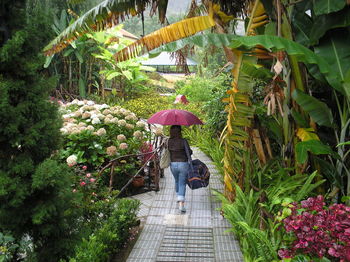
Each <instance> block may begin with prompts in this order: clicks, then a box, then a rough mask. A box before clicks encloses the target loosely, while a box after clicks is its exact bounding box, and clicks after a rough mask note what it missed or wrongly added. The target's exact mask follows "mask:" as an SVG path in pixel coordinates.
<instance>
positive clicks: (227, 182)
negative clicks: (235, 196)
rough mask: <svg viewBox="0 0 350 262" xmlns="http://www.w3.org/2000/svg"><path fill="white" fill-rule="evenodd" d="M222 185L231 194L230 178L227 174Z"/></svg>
mask: <svg viewBox="0 0 350 262" xmlns="http://www.w3.org/2000/svg"><path fill="white" fill-rule="evenodd" d="M224 183H225V186H226V188H227V189H228V191H230V192H232V191H233V187H232V178H231V177H230V176H229V175H228V174H225V177H224Z"/></svg>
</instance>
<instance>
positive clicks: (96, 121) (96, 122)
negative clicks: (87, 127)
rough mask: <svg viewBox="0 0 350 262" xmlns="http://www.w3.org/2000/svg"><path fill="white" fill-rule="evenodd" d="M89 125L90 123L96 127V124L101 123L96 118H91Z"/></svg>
mask: <svg viewBox="0 0 350 262" xmlns="http://www.w3.org/2000/svg"><path fill="white" fill-rule="evenodd" d="M91 123H92V124H93V125H96V124H99V123H101V121H100V119H98V118H97V117H96V118H93V119H92V121H91Z"/></svg>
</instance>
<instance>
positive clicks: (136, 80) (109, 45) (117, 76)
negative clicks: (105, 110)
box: [87, 26, 155, 98]
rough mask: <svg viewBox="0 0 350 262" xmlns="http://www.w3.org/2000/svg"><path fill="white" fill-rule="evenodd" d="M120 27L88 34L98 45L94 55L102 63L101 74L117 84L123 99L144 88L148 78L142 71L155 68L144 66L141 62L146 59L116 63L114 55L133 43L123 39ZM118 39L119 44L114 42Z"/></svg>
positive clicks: (113, 91)
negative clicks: (144, 82) (143, 83)
mask: <svg viewBox="0 0 350 262" xmlns="http://www.w3.org/2000/svg"><path fill="white" fill-rule="evenodd" d="M120 29H121V27H120V26H118V27H115V28H114V29H113V30H109V31H108V32H97V33H93V34H87V36H88V37H89V38H90V39H93V40H94V41H95V42H96V43H97V44H98V52H96V53H93V54H92V55H93V56H94V57H96V58H97V59H98V60H99V61H101V68H103V69H102V70H100V74H102V75H103V76H104V77H105V78H106V80H108V81H109V80H111V81H112V83H113V82H117V83H118V85H119V88H120V90H121V93H122V97H123V98H126V96H128V97H130V96H132V94H133V93H135V92H137V91H138V89H140V88H142V85H140V83H142V82H143V81H146V80H147V79H148V78H147V76H146V75H145V74H144V73H143V72H142V71H154V70H155V69H154V68H153V67H148V66H143V65H142V64H141V60H144V58H139V57H138V58H133V59H129V60H127V61H122V62H116V60H115V59H114V54H115V53H116V52H118V51H120V50H122V49H123V48H124V47H125V46H126V45H127V44H130V42H131V41H129V40H126V39H123V38H122V37H121V35H119V30H120ZM116 37H117V38H118V42H113V40H114V39H116ZM112 93H116V90H115V89H112Z"/></svg>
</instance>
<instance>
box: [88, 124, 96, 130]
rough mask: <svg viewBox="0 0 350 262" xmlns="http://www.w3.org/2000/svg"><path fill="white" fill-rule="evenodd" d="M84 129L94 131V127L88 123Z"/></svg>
mask: <svg viewBox="0 0 350 262" xmlns="http://www.w3.org/2000/svg"><path fill="white" fill-rule="evenodd" d="M86 129H87V130H90V131H94V130H95V128H94V127H93V126H92V125H88V126H87V127H86Z"/></svg>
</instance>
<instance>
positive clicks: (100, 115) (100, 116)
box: [96, 114, 105, 120]
mask: <svg viewBox="0 0 350 262" xmlns="http://www.w3.org/2000/svg"><path fill="white" fill-rule="evenodd" d="M96 116H97V117H98V118H99V119H100V120H103V119H105V116H104V115H103V114H97V115H96Z"/></svg>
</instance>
